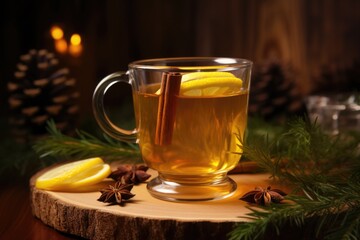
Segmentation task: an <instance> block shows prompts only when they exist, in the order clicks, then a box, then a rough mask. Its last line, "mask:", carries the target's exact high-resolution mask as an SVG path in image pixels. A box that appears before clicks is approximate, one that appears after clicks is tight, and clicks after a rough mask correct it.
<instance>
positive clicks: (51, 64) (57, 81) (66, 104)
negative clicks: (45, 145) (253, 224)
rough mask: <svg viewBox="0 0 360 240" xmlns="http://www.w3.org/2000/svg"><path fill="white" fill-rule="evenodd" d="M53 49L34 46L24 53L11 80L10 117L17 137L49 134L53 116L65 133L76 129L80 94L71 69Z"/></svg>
mask: <svg viewBox="0 0 360 240" xmlns="http://www.w3.org/2000/svg"><path fill="white" fill-rule="evenodd" d="M58 65H59V61H58V60H57V59H56V58H55V56H54V54H53V53H49V52H48V51H46V50H39V51H37V50H30V51H29V53H28V54H26V55H22V56H20V63H18V64H17V70H16V71H15V74H14V79H12V80H10V81H9V82H8V85H7V87H8V91H9V107H10V117H9V123H10V125H11V126H12V131H11V132H12V133H13V135H14V137H15V138H16V139H17V140H18V141H21V142H24V141H25V142H31V141H32V140H35V139H38V138H39V137H42V136H44V135H45V134H46V132H47V131H46V122H47V120H49V119H53V120H54V121H55V123H56V126H57V127H58V128H59V129H60V130H62V131H63V132H64V133H70V132H71V131H73V130H74V127H75V125H76V124H75V120H76V115H77V112H78V105H77V103H76V102H77V101H76V99H77V98H78V96H79V94H78V92H76V90H75V83H76V80H75V79H74V78H69V77H68V75H69V70H68V69H67V68H61V67H59V66H58Z"/></svg>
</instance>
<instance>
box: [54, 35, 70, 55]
mask: <svg viewBox="0 0 360 240" xmlns="http://www.w3.org/2000/svg"><path fill="white" fill-rule="evenodd" d="M55 50H56V51H57V52H59V53H61V54H65V53H66V52H67V50H68V45H67V42H66V40H65V39H63V38H61V39H59V40H55Z"/></svg>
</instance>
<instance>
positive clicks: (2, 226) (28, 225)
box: [0, 181, 79, 240]
mask: <svg viewBox="0 0 360 240" xmlns="http://www.w3.org/2000/svg"><path fill="white" fill-rule="evenodd" d="M0 239H1V240H7V239H9V240H13V239H22V240H27V239H34V240H35V239H36V240H43V239H44V240H45V239H46V240H49V239H51V240H65V239H79V238H78V237H76V236H71V235H66V234H64V233H61V232H59V231H56V230H54V229H52V228H50V227H48V226H47V225H45V224H43V223H42V222H41V221H40V220H39V219H37V218H35V217H34V216H33V215H32V213H31V207H30V192H29V187H28V182H26V181H17V182H16V183H11V184H10V183H8V182H2V183H1V184H0Z"/></svg>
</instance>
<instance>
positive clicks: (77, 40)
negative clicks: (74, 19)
mask: <svg viewBox="0 0 360 240" xmlns="http://www.w3.org/2000/svg"><path fill="white" fill-rule="evenodd" d="M70 43H71V45H80V44H81V37H80V35H79V34H76V33H75V34H73V35H71V38H70Z"/></svg>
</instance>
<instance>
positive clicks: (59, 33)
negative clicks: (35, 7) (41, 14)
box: [50, 25, 64, 40]
mask: <svg viewBox="0 0 360 240" xmlns="http://www.w3.org/2000/svg"><path fill="white" fill-rule="evenodd" d="M50 34H51V37H52V38H53V39H55V40H59V39H62V38H63V37H64V31H63V30H62V29H61V28H60V27H59V26H56V25H54V26H52V27H51V29H50Z"/></svg>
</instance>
